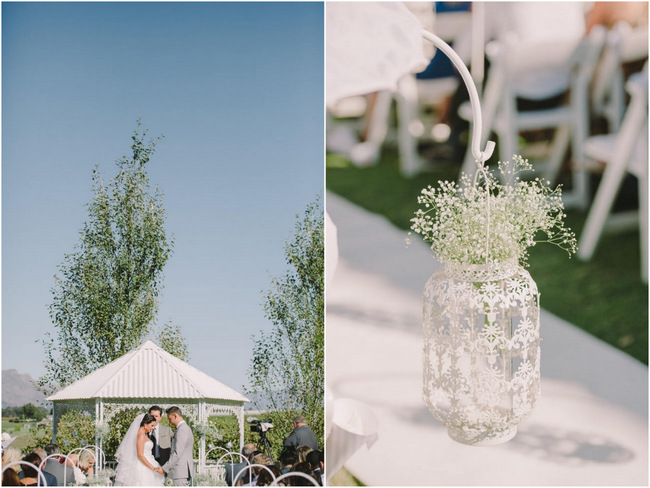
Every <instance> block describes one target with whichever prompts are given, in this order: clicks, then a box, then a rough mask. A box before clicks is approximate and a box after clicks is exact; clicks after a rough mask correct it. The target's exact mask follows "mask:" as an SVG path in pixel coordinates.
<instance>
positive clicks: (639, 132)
mask: <svg viewBox="0 0 650 488" xmlns="http://www.w3.org/2000/svg"><path fill="white" fill-rule="evenodd" d="M626 87H627V90H628V92H629V93H630V96H631V98H630V103H629V105H628V107H627V110H626V112H625V116H624V117H623V121H622V123H621V127H620V130H619V131H618V132H617V133H614V134H607V135H604V136H594V137H590V138H588V139H587V140H586V141H585V144H584V154H585V155H586V156H587V157H589V158H592V159H593V160H596V161H603V162H605V163H607V166H606V168H605V172H604V173H603V178H602V181H601V182H600V185H599V186H598V191H597V192H596V196H595V198H594V202H593V204H592V206H591V209H590V210H589V214H588V215H587V221H586V223H585V227H584V229H583V231H582V234H581V236H580V240H579V242H578V258H579V259H581V260H583V261H588V260H589V259H591V257H592V256H593V254H594V252H595V250H596V246H597V244H598V240H599V239H600V236H601V234H602V232H603V231H604V230H605V229H606V228H607V229H609V230H614V229H619V230H620V229H626V228H628V227H630V226H631V225H637V223H638V225H639V231H640V232H639V233H640V240H641V242H640V244H641V276H642V279H643V281H644V282H647V281H648V73H647V69H646V71H645V72H644V73H637V74H635V75H633V76H632V77H630V80H629V81H628V83H627V85H626ZM627 173H630V174H632V175H634V176H636V178H637V179H638V181H639V211H638V212H624V213H617V214H612V213H611V210H612V206H613V204H614V200H615V198H616V195H617V193H618V191H619V189H620V186H621V182H622V181H623V178H624V177H625V175H626V174H627Z"/></svg>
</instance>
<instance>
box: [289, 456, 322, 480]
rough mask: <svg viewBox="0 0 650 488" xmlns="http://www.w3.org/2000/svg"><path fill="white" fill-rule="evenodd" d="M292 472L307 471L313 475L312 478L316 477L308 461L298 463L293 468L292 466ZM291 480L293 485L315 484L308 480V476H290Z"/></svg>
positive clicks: (306, 472)
mask: <svg viewBox="0 0 650 488" xmlns="http://www.w3.org/2000/svg"><path fill="white" fill-rule="evenodd" d="M290 472H291V473H295V472H299V473H305V474H308V475H309V476H311V477H312V478H314V479H315V477H314V473H313V472H312V470H311V466H309V463H308V462H307V461H304V462H301V463H298V464H296V465H294V467H293V468H291V471H290ZM288 479H290V480H291V486H314V485H313V483H312V482H311V481H310V480H308V479H307V478H305V477H303V476H291V477H290V478H288Z"/></svg>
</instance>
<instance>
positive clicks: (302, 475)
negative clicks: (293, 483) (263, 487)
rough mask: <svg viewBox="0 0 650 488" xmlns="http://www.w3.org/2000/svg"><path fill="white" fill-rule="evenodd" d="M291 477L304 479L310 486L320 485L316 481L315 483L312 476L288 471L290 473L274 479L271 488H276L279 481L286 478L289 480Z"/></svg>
mask: <svg viewBox="0 0 650 488" xmlns="http://www.w3.org/2000/svg"><path fill="white" fill-rule="evenodd" d="M291 477H299V478H306V479H307V481H309V482H310V483H311V484H312V485H314V486H320V484H319V483H318V481H316V480H315V479H314V477H313V476H309V475H308V474H306V473H301V472H300V471H290V472H288V473H285V474H283V475H282V476H278V477H277V478H276V479H275V481H274V482H273V483H272V486H277V485H278V482H280V481H282V480H285V479H287V478H291Z"/></svg>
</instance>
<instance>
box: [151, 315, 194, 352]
mask: <svg viewBox="0 0 650 488" xmlns="http://www.w3.org/2000/svg"><path fill="white" fill-rule="evenodd" d="M154 342H155V343H156V344H158V346H160V348H161V349H162V350H164V351H167V352H168V353H169V354H171V355H172V356H176V357H177V358H178V359H181V360H183V361H189V360H190V351H189V349H188V347H187V343H186V342H185V337H183V334H182V332H181V327H180V326H179V325H174V324H172V323H171V322H167V323H166V324H165V325H163V326H162V327H161V328H160V329H159V330H158V331H157V334H156V336H155V338H154Z"/></svg>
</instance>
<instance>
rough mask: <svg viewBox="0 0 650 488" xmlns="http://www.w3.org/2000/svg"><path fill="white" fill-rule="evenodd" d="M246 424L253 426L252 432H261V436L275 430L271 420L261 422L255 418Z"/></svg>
mask: <svg viewBox="0 0 650 488" xmlns="http://www.w3.org/2000/svg"><path fill="white" fill-rule="evenodd" d="M246 422H248V423H249V424H251V432H259V433H260V434H263V433H265V432H267V431H268V430H270V429H272V428H273V424H272V423H271V421H270V420H259V419H257V418H255V417H248V418H247V419H246Z"/></svg>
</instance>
